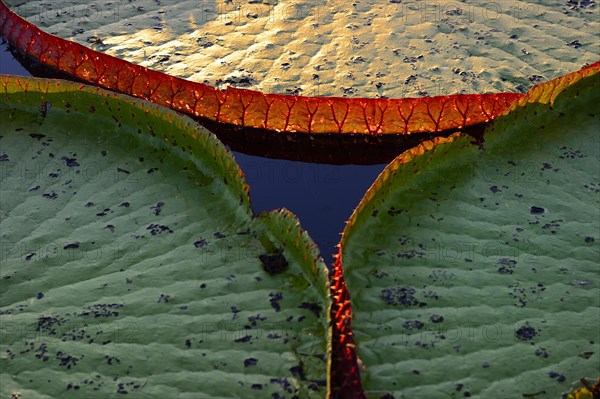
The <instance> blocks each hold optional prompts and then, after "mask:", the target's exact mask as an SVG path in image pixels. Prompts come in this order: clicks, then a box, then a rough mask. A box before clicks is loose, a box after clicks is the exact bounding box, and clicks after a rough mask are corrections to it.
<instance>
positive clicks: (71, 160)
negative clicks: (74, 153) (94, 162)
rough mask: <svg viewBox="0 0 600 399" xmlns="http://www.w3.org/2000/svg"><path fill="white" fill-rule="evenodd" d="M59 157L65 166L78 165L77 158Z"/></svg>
mask: <svg viewBox="0 0 600 399" xmlns="http://www.w3.org/2000/svg"><path fill="white" fill-rule="evenodd" d="M60 159H61V160H63V161H65V163H66V164H67V166H69V167H71V168H72V167H74V166H79V162H77V159H75V158H69V157H61V158H60Z"/></svg>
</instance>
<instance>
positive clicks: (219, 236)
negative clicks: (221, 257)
mask: <svg viewBox="0 0 600 399" xmlns="http://www.w3.org/2000/svg"><path fill="white" fill-rule="evenodd" d="M214 236H215V237H217V238H219V239H223V238H225V237H227V236H226V235H225V234H223V233H221V232H218V231H217V232H216V233H215V234H214Z"/></svg>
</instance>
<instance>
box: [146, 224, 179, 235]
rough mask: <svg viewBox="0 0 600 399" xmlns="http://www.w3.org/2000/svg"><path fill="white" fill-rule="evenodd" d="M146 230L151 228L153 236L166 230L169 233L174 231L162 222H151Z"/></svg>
mask: <svg viewBox="0 0 600 399" xmlns="http://www.w3.org/2000/svg"><path fill="white" fill-rule="evenodd" d="M146 230H149V231H150V234H152V235H153V236H155V235H157V234H161V233H162V232H165V231H166V232H168V233H173V230H171V229H170V228H169V226H163V225H161V224H151V225H149V226H148V227H146Z"/></svg>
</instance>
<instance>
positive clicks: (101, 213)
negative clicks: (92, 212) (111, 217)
mask: <svg viewBox="0 0 600 399" xmlns="http://www.w3.org/2000/svg"><path fill="white" fill-rule="evenodd" d="M108 212H110V209H109V208H105V209H104V210H103V211H102V212H98V213H97V214H96V216H100V217H102V216H106V215H108Z"/></svg>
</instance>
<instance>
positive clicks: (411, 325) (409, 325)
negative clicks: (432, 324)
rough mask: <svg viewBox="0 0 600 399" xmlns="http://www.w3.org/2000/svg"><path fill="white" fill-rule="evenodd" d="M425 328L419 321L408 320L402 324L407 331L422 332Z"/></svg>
mask: <svg viewBox="0 0 600 399" xmlns="http://www.w3.org/2000/svg"><path fill="white" fill-rule="evenodd" d="M423 326H424V324H423V323H421V322H420V321H419V320H407V321H405V322H404V323H402V327H404V328H406V329H407V330H420V329H421V328H423Z"/></svg>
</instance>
